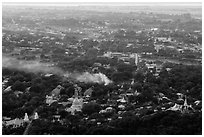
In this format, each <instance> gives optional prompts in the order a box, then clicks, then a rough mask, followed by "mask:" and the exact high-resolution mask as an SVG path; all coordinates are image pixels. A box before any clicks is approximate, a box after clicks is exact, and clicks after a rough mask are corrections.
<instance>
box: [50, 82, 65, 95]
mask: <svg viewBox="0 0 204 137" xmlns="http://www.w3.org/2000/svg"><path fill="white" fill-rule="evenodd" d="M62 89H63V87H62V86H61V85H58V86H57V87H56V88H55V89H53V90H52V92H51V95H52V96H53V97H58V96H59V95H60V91H61V90H62Z"/></svg>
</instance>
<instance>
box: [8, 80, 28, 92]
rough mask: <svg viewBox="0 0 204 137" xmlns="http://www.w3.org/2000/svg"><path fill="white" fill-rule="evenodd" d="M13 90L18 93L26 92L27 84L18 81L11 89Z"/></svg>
mask: <svg viewBox="0 0 204 137" xmlns="http://www.w3.org/2000/svg"><path fill="white" fill-rule="evenodd" d="M11 89H12V90H14V91H15V90H18V91H24V90H25V89H26V86H25V83H23V82H20V81H18V80H17V81H16V82H15V83H14V84H13V85H12V87H11Z"/></svg>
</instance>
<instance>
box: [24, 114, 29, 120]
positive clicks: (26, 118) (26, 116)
mask: <svg viewBox="0 0 204 137" xmlns="http://www.w3.org/2000/svg"><path fill="white" fill-rule="evenodd" d="M23 120H24V121H29V118H28V114H27V113H25V116H24V119H23Z"/></svg>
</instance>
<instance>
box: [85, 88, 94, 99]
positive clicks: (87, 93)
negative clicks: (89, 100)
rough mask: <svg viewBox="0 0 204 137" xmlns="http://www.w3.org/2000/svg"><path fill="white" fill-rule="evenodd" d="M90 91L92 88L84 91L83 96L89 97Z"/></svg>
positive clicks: (91, 91)
mask: <svg viewBox="0 0 204 137" xmlns="http://www.w3.org/2000/svg"><path fill="white" fill-rule="evenodd" d="M92 93H93V89H92V88H89V89H87V90H86V91H85V92H84V96H85V97H91V95H92Z"/></svg>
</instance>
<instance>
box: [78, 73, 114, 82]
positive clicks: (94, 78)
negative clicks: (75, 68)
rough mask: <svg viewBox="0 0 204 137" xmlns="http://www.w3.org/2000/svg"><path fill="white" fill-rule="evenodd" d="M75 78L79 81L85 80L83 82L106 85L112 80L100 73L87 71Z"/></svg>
mask: <svg viewBox="0 0 204 137" xmlns="http://www.w3.org/2000/svg"><path fill="white" fill-rule="evenodd" d="M76 79H77V80H78V81H80V82H85V83H99V84H104V85H108V84H110V83H111V82H112V81H111V80H109V79H108V77H107V76H106V75H104V74H102V73H96V74H90V73H89V72H84V73H82V74H81V75H79V76H78V77H76Z"/></svg>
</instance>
